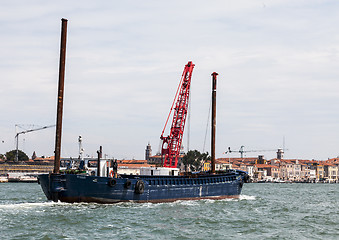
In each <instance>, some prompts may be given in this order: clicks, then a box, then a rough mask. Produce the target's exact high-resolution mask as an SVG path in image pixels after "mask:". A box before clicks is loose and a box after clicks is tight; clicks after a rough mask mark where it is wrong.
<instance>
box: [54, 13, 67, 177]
mask: <svg viewBox="0 0 339 240" xmlns="http://www.w3.org/2000/svg"><path fill="white" fill-rule="evenodd" d="M61 21H62V26H61V46H60V63H59V87H58V106H57V123H56V133H55V151H54V154H55V156H54V171H53V173H59V172H60V152H61V133H62V111H63V103H64V79H65V63H66V39H67V19H64V18H63V19H61Z"/></svg>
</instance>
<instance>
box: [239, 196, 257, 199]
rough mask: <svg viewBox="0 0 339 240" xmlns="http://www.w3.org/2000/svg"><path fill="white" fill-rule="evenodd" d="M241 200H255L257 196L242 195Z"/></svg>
mask: <svg viewBox="0 0 339 240" xmlns="http://www.w3.org/2000/svg"><path fill="white" fill-rule="evenodd" d="M239 199H240V200H255V196H249V195H240V197H239Z"/></svg>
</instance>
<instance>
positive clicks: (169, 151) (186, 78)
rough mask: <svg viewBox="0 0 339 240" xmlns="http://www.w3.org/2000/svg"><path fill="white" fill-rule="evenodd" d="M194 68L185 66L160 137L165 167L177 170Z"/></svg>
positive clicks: (191, 64)
mask: <svg viewBox="0 0 339 240" xmlns="http://www.w3.org/2000/svg"><path fill="white" fill-rule="evenodd" d="M194 66H195V65H194V64H193V63H192V62H188V63H187V64H186V65H185V68H184V72H183V73H182V77H181V80H180V83H179V86H178V89H177V92H176V94H175V97H174V101H173V103H172V107H171V109H170V113H169V115H168V117H167V120H166V123H165V127H164V129H163V131H162V133H161V136H160V139H161V140H162V149H161V157H162V161H163V166H164V167H168V168H176V167H177V165H178V156H179V154H180V148H181V143H182V137H183V134H184V129H185V122H186V116H187V112H188V111H187V110H188V102H189V101H188V100H189V93H190V86H191V77H192V72H193V68H194ZM174 104H175V106H174ZM173 107H174V108H173ZM172 111H173V120H172V126H171V129H170V134H169V135H168V136H167V137H164V131H165V129H166V126H167V123H168V119H169V118H170V115H171V113H172Z"/></svg>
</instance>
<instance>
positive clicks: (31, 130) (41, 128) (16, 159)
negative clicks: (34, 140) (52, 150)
mask: <svg viewBox="0 0 339 240" xmlns="http://www.w3.org/2000/svg"><path fill="white" fill-rule="evenodd" d="M16 126H17V125H16ZM51 127H55V125H49V126H44V127H39V128H33V129H28V130H25V131H21V132H18V133H17V134H15V138H16V155H15V161H18V160H19V159H18V155H19V135H20V134H25V133H29V132H34V131H38V130H43V129H46V128H51Z"/></svg>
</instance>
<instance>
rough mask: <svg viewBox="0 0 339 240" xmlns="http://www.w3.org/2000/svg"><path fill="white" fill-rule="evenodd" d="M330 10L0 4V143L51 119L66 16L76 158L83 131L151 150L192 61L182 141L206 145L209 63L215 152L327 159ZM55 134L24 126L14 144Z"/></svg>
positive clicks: (198, 1)
mask: <svg viewBox="0 0 339 240" xmlns="http://www.w3.org/2000/svg"><path fill="white" fill-rule="evenodd" d="M338 10H339V2H338V1H335V0H332V1H327V0H298V1H295V0H293V1H292V0H261V1H257V0H220V1H215V0H211V1H202V0H195V1H191V0H188V1H182V0H180V1H179V0H173V1H159V0H157V1H155V0H154V1H149V0H145V1H136V0H134V1H132V0H127V1H116V0H111V1H108V0H107V1H89V0H83V1H63V0H61V1H43V0H36V1H29V0H28V1H23V0H13V1H1V3H0V26H1V32H0V41H1V44H0V51H1V54H0V72H1V81H0V110H1V113H2V114H1V118H0V153H5V152H7V151H10V150H12V149H15V134H16V133H17V132H18V131H24V130H25V129H32V128H38V127H41V126H49V125H53V124H55V122H56V100H57V84H58V70H59V54H60V32H61V18H66V19H68V31H67V50H66V74H65V95H64V112H63V133H62V153H61V155H62V157H71V156H72V157H77V156H78V136H80V135H81V136H82V138H83V148H84V149H85V156H90V157H92V156H93V157H96V151H97V150H98V149H99V146H102V147H103V153H104V156H107V157H110V158H111V157H114V158H117V159H144V158H145V148H146V145H147V144H148V143H150V144H151V146H152V150H153V152H152V153H153V154H155V153H156V152H158V150H159V146H160V135H161V132H162V129H163V127H164V124H165V121H166V118H167V115H168V113H169V109H170V106H171V104H172V101H173V98H174V95H175V91H176V89H177V87H178V84H179V81H180V78H181V74H182V71H183V69H184V66H185V64H187V62H188V61H193V63H194V64H195V68H194V70H193V76H192V83H191V84H192V85H191V96H190V101H191V102H190V104H191V105H190V117H189V119H190V120H189V122H187V123H186V129H185V135H184V140H183V145H184V148H185V150H186V151H187V149H190V150H194V149H197V150H199V151H201V152H202V151H208V152H210V128H209V121H210V118H209V111H210V102H211V73H213V72H217V73H218V74H219V75H218V80H217V81H218V83H217V129H216V131H217V135H216V157H239V156H240V154H239V153H238V152H237V150H239V149H240V147H241V146H245V150H248V151H251V150H252V151H253V150H266V151H262V152H260V151H259V152H247V153H245V156H246V157H256V156H257V155H258V154H262V155H264V156H265V158H266V159H270V158H274V157H276V150H277V149H278V148H284V149H285V158H290V159H295V158H297V159H316V160H327V159H328V158H333V157H337V156H338V155H339V135H338V132H339V121H338V120H339V106H338V103H339V68H338V63H339V28H338V22H339V15H338V14H337V13H338ZM16 125H20V127H17V129H16V127H15V126H16ZM33 125H34V126H33ZM166 134H169V130H168V129H167V131H166V132H165V135H166ZM188 136H189V137H188ZM54 140H55V128H54V127H52V128H48V129H44V130H39V131H34V132H31V133H27V134H21V135H19V149H21V150H23V151H24V152H25V153H26V154H27V155H28V156H29V157H31V156H32V154H33V151H35V152H36V154H37V156H52V155H54ZM228 147H230V148H231V150H233V151H234V152H233V153H231V154H224V152H225V151H226V150H227V148H228Z"/></svg>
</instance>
